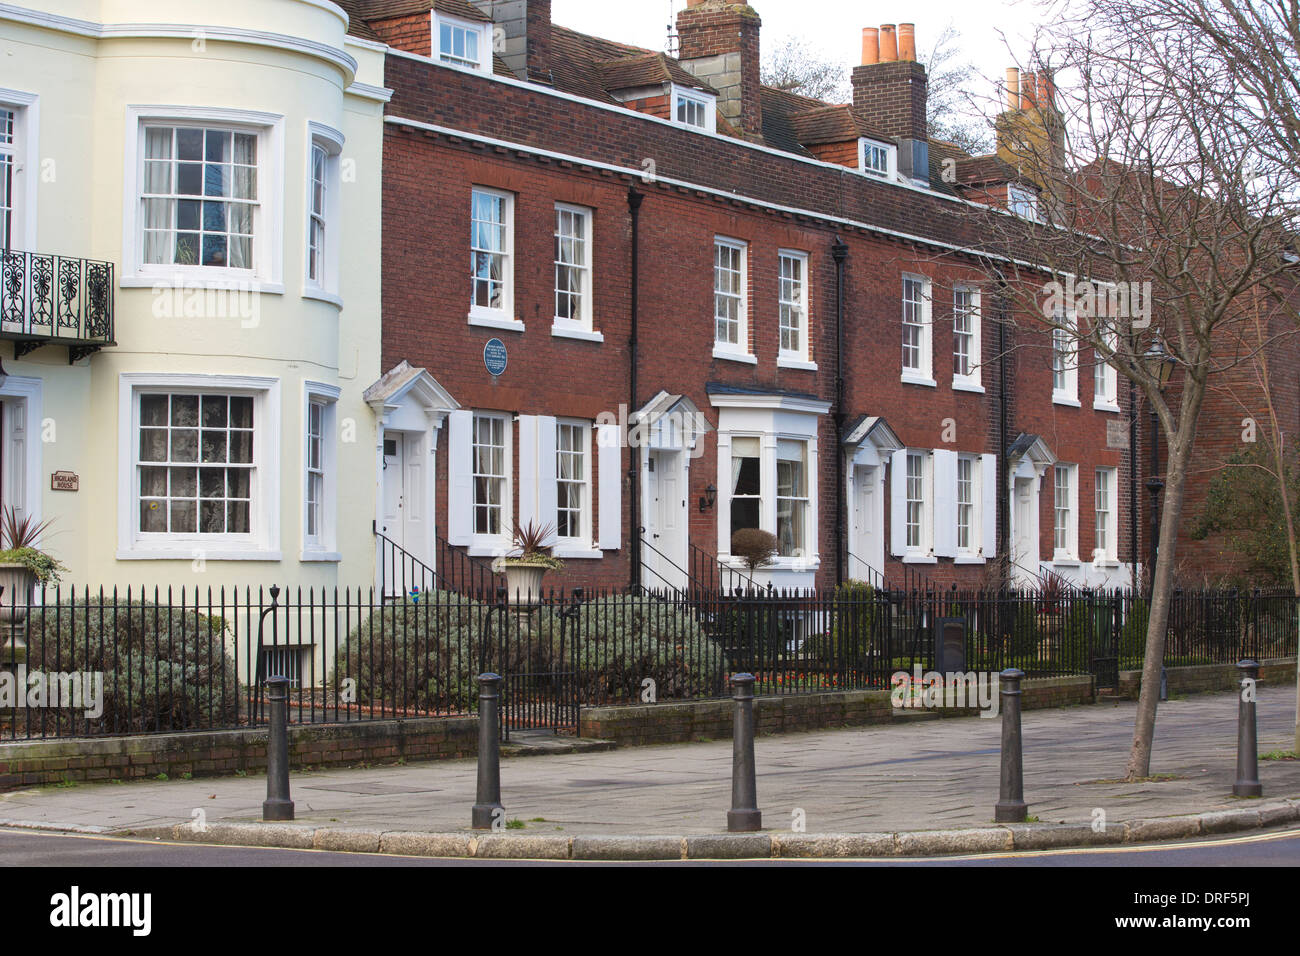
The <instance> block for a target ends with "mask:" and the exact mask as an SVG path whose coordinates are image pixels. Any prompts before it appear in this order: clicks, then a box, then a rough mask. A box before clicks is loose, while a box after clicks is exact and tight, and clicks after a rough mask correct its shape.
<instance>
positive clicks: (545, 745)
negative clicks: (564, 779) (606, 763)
mask: <svg viewBox="0 0 1300 956" xmlns="http://www.w3.org/2000/svg"><path fill="white" fill-rule="evenodd" d="M616 747H618V744H617V743H615V742H614V741H612V740H597V739H594V738H588V737H568V736H565V735H563V734H555V733H552V732H550V731H535V730H523V731H513V732H511V734H510V740H509V741H508V742H505V743H502V744H501V756H503V757H543V756H546V755H548V754H577V753H596V752H597V751H601V750H614V749H615V748H616Z"/></svg>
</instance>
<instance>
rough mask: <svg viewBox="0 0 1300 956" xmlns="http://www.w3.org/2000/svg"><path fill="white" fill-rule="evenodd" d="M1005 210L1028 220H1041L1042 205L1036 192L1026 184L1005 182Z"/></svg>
mask: <svg viewBox="0 0 1300 956" xmlns="http://www.w3.org/2000/svg"><path fill="white" fill-rule="evenodd" d="M1007 211H1008V212H1010V213H1011V215H1013V216H1019V217H1020V218H1021V219H1027V220H1028V221H1029V222H1042V221H1043V207H1042V204H1041V202H1040V201H1039V198H1038V193H1037V192H1035V191H1034V190H1033V189H1031V188H1030V187H1028V186H1021V185H1018V184H1016V183H1008V184H1007Z"/></svg>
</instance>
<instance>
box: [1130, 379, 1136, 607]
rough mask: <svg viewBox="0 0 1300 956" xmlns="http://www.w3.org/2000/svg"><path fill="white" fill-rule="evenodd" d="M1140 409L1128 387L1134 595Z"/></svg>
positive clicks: (1134, 394)
mask: <svg viewBox="0 0 1300 956" xmlns="http://www.w3.org/2000/svg"><path fill="white" fill-rule="evenodd" d="M1137 447H1138V409H1137V389H1136V388H1134V387H1133V383H1132V382H1130V383H1129V386H1128V540H1129V565H1130V568H1131V573H1132V580H1133V593H1134V594H1136V593H1137V589H1138V576H1137V574H1138V571H1137V567H1138V564H1137V561H1138V459H1137Z"/></svg>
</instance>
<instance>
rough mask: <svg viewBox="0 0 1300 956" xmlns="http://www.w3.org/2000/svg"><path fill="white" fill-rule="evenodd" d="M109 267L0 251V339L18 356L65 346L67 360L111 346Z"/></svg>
mask: <svg viewBox="0 0 1300 956" xmlns="http://www.w3.org/2000/svg"><path fill="white" fill-rule="evenodd" d="M113 273H114V266H113V263H111V262H100V261H97V260H94V259H81V258H77V257H73V256H59V255H52V254H48V253H37V252H18V251H15V250H0V337H3V338H8V339H13V340H14V341H15V343H16V344H15V346H14V352H15V355H17V356H21V355H23V354H25V353H26V352H30V351H31V350H32V349H34V348H39V347H40V346H42V345H48V344H54V345H66V346H68V348H69V358H70V360H71V361H76V360H77V359H78V358H81V357H82V356H84V355H88V354H89V353H91V352H94V351H97V350H98V349H100V348H102V347H104V346H106V345H112V344H113V282H114V276H113Z"/></svg>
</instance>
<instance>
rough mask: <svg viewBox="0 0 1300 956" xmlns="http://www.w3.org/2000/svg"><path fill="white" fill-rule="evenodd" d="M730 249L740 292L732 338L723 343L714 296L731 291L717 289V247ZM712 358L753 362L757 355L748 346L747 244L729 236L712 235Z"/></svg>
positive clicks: (727, 293) (723, 294)
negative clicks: (736, 256) (735, 258)
mask: <svg viewBox="0 0 1300 956" xmlns="http://www.w3.org/2000/svg"><path fill="white" fill-rule="evenodd" d="M720 248H725V249H731V250H734V251H736V252H738V253H739V260H740V267H739V269H740V293H739V297H738V315H737V319H736V322H737V325H736V341H735V342H727V341H724V340H721V339H719V338H718V320H719V319H720V318H722V317H721V316H719V315H718V296H728V297H730V296H732V295H734V293H730V292H721V291H719V289H718V269H719V267H718V250H719V249H720ZM712 268H713V357H714V358H718V359H727V360H728V361H732V362H745V363H748V364H750V365H756V364H757V363H758V358H757V357H756V356H755V355H754V354H753V353H752V352H751V350H750V347H749V243H747V242H745V241H744V240H741V239H729V238H727V237H725V236H714V237H713V266H712Z"/></svg>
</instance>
